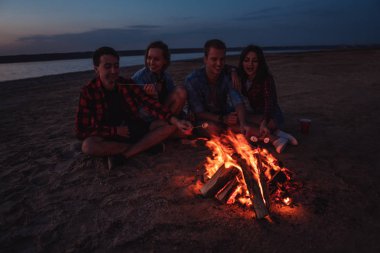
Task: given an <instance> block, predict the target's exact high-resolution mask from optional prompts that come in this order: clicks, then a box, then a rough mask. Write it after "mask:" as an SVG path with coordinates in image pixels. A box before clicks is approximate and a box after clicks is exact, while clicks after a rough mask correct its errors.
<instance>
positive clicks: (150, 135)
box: [75, 47, 192, 167]
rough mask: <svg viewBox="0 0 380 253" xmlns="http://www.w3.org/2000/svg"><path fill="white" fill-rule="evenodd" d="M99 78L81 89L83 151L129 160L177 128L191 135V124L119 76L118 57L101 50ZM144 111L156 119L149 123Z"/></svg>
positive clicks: (96, 59)
mask: <svg viewBox="0 0 380 253" xmlns="http://www.w3.org/2000/svg"><path fill="white" fill-rule="evenodd" d="M93 63H94V68H95V73H96V77H95V78H94V79H93V80H92V81H91V82H90V83H88V84H87V85H85V86H84V87H82V89H81V93H80V99H79V106H78V110H77V115H76V124H75V125H76V135H77V137H78V138H79V139H82V140H83V143H82V151H83V152H84V153H85V154H90V155H95V156H109V166H110V167H112V166H113V162H112V161H114V160H113V159H114V158H115V157H119V159H120V157H124V158H129V157H131V156H133V155H135V154H138V153H140V152H142V151H144V150H147V149H149V148H151V147H153V146H155V145H157V144H159V143H161V142H162V141H163V140H165V139H166V138H167V137H169V136H170V135H171V134H173V133H174V132H175V131H176V130H177V129H179V130H181V131H182V132H184V133H185V134H186V133H187V134H189V133H190V132H191V130H192V125H191V123H190V122H188V121H184V120H179V119H177V118H176V117H174V116H173V115H172V114H171V113H170V111H169V110H168V109H167V108H166V107H163V106H161V105H160V103H159V102H158V101H156V100H155V99H152V98H150V97H149V96H147V95H146V94H145V92H144V91H143V90H142V89H141V88H140V87H139V86H137V85H131V84H132V83H133V80H132V79H124V78H121V77H120V76H119V55H118V53H117V52H116V51H115V50H114V49H113V48H110V47H101V48H99V49H97V50H96V51H95V53H94V55H93ZM141 107H142V108H144V110H145V111H147V112H149V113H150V114H151V115H152V116H154V117H155V118H156V120H155V121H153V122H151V123H147V122H145V121H143V120H142V119H140V117H139V113H138V110H139V108H141Z"/></svg>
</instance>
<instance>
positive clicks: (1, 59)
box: [0, 44, 380, 64]
mask: <svg viewBox="0 0 380 253" xmlns="http://www.w3.org/2000/svg"><path fill="white" fill-rule="evenodd" d="M373 48H380V44H373V45H324V46H268V47H263V49H264V51H283V50H314V49H315V50H333V49H373ZM242 49H243V47H231V48H228V51H231V52H234V51H241V50H242ZM170 52H171V54H184V53H199V52H203V48H174V49H171V50H170ZM92 53H93V52H92V51H88V52H69V53H50V54H20V55H5V56H0V64H2V63H17V62H36V61H54V60H72V59H88V58H91V57H92ZM144 53H145V50H121V51H119V54H120V56H136V55H144Z"/></svg>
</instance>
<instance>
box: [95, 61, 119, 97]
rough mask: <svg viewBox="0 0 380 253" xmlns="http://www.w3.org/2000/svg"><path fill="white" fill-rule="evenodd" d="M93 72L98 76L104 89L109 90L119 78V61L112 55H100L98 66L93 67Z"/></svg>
mask: <svg viewBox="0 0 380 253" xmlns="http://www.w3.org/2000/svg"><path fill="white" fill-rule="evenodd" d="M95 72H96V74H97V75H98V76H99V78H100V80H101V81H102V84H103V86H104V88H106V89H108V90H111V89H113V87H114V86H115V83H116V80H117V79H118V77H119V59H118V58H117V57H115V56H113V55H109V54H106V55H102V56H101V57H100V61H99V66H95Z"/></svg>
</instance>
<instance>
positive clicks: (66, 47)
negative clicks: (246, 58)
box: [0, 0, 380, 55]
mask: <svg viewBox="0 0 380 253" xmlns="http://www.w3.org/2000/svg"><path fill="white" fill-rule="evenodd" d="M379 31H380V0H319V1H316V0H265V1H263V0H233V1H231V0H186V1H181V0H62V1H59V0H0V35H1V36H0V55H14V54H35V53H55V52H78V51H93V50H94V49H96V48H98V47H100V46H104V45H107V46H112V47H114V48H115V49H117V50H131V49H145V47H146V46H147V44H148V43H149V42H151V41H153V40H163V41H165V42H166V43H167V44H168V45H169V47H170V48H186V47H202V46H203V44H204V42H205V41H206V40H207V39H211V38H220V39H222V40H224V41H225V42H226V44H227V46H228V47H235V46H246V45H247V44H249V43H255V44H258V45H260V46H287V45H336V44H347V45H352V44H380V32H379Z"/></svg>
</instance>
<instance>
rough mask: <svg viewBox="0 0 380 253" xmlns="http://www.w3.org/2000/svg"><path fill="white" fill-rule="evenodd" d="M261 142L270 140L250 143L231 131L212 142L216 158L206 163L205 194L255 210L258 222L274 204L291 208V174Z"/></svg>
mask: <svg viewBox="0 0 380 253" xmlns="http://www.w3.org/2000/svg"><path fill="white" fill-rule="evenodd" d="M260 141H263V142H268V141H269V139H268V140H267V139H264V140H260V139H258V138H256V137H252V138H251V139H250V140H249V141H247V139H246V138H245V137H244V136H243V135H242V134H234V133H232V132H231V131H229V132H227V133H226V134H223V135H221V136H213V137H212V138H211V139H210V140H208V141H207V142H206V146H207V147H208V148H209V149H210V150H211V151H212V156H211V157H207V160H206V162H205V163H204V164H203V168H204V178H203V180H204V182H205V184H204V185H203V187H202V188H201V193H202V195H203V196H205V197H215V198H217V199H218V200H219V201H221V202H223V203H227V204H233V203H239V204H241V205H244V206H247V207H250V208H253V210H254V211H255V214H256V217H257V218H258V219H260V218H264V217H265V216H267V215H269V209H270V204H271V201H272V202H276V203H281V204H283V205H291V204H292V198H291V196H290V192H291V190H292V189H293V190H294V187H293V186H292V180H291V172H290V171H289V170H288V169H287V168H284V167H283V166H282V165H281V163H280V162H279V161H278V160H277V159H276V158H275V157H274V156H273V155H271V154H270V153H269V152H268V151H267V150H266V149H264V148H261V147H260V145H259V142H260Z"/></svg>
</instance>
